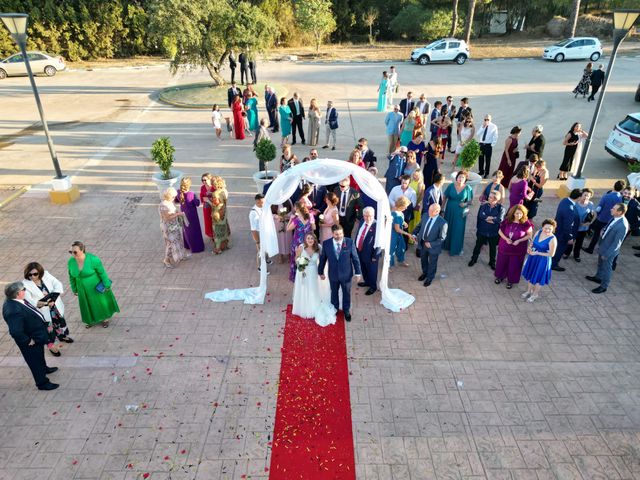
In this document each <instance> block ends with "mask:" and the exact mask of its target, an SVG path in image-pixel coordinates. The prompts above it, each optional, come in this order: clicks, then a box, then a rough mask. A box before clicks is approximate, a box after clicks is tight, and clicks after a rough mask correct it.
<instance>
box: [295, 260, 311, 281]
mask: <svg viewBox="0 0 640 480" xmlns="http://www.w3.org/2000/svg"><path fill="white" fill-rule="evenodd" d="M307 265H309V259H308V258H306V257H303V256H302V255H300V256H299V257H298V258H296V268H297V269H298V271H299V272H302V276H303V277H306V276H307V274H306V272H305V270H306V269H307Z"/></svg>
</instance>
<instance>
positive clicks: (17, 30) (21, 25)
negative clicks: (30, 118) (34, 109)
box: [0, 13, 78, 203]
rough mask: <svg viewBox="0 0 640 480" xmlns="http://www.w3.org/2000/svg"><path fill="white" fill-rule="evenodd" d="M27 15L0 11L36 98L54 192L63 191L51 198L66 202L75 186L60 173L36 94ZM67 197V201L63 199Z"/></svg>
mask: <svg viewBox="0 0 640 480" xmlns="http://www.w3.org/2000/svg"><path fill="white" fill-rule="evenodd" d="M28 18H29V15H27V14H26V13H0V20H2V23H3V24H4V26H5V27H6V28H7V30H9V33H10V34H11V38H13V40H14V41H15V42H16V43H17V44H18V46H19V47H20V52H21V53H22V58H23V59H24V63H25V66H26V68H27V74H28V75H29V81H30V82H31V89H32V90H33V96H34V97H35V99H36V105H37V106H38V112H39V113H40V120H41V121H42V127H43V128H44V133H45V136H46V137H47V145H48V146H49V153H50V154H51V160H52V162H53V168H54V170H55V172H56V176H55V178H54V179H53V181H52V186H53V190H54V192H65V193H64V195H62V196H61V195H57V196H54V195H53V193H52V194H51V199H52V200H53V201H54V202H56V203H68V201H73V200H75V199H76V198H77V197H78V190H77V187H76V188H73V187H72V185H71V179H70V178H69V177H67V176H64V175H63V174H62V170H61V169H60V163H59V162H58V154H57V153H56V149H55V147H54V145H53V140H52V139H51V135H50V134H49V126H48V125H47V120H46V118H45V115H44V109H43V108H42V102H41V101H40V95H39V94H38V87H37V86H36V81H35V79H34V77H33V71H32V70H31V64H30V63H29V56H28V55H27V19H28ZM67 197H68V201H64V199H65V198H67ZM56 199H58V200H56Z"/></svg>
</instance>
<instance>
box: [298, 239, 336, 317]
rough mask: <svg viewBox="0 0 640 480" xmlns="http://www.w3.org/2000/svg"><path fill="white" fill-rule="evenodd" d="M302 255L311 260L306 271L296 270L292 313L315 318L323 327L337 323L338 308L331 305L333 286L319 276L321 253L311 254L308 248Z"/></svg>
mask: <svg viewBox="0 0 640 480" xmlns="http://www.w3.org/2000/svg"><path fill="white" fill-rule="evenodd" d="M301 255H302V256H304V257H305V258H306V259H308V260H309V264H308V265H307V268H305V270H304V272H300V271H296V280H295V283H294V286H293V308H292V313H293V314H294V315H298V316H300V317H302V318H313V319H314V320H315V322H316V323H317V324H318V325H320V326H321V327H326V326H327V325H333V324H334V323H336V309H335V308H334V307H333V305H331V287H330V286H329V280H328V279H325V280H321V279H320V277H319V276H318V260H319V259H320V254H319V253H317V252H315V253H314V254H313V255H311V256H309V254H308V253H307V252H306V250H303V251H302V254H301Z"/></svg>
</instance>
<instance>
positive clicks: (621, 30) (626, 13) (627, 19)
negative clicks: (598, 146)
mask: <svg viewBox="0 0 640 480" xmlns="http://www.w3.org/2000/svg"><path fill="white" fill-rule="evenodd" d="M638 16H640V10H614V11H613V51H612V52H611V57H610V58H609V64H608V65H607V71H606V75H605V77H604V81H603V82H602V89H601V90H600V96H599V97H598V101H597V103H596V109H595V112H593V118H592V119H591V127H590V128H589V135H588V136H587V139H586V141H585V144H584V148H583V149H582V154H581V155H580V162H579V163H578V170H577V171H576V174H575V175H573V176H572V177H571V178H570V179H569V182H567V187H568V188H569V190H571V189H573V188H583V187H584V185H585V183H586V179H585V178H583V177H582V171H583V169H584V164H585V162H586V160H587V155H588V154H589V149H590V147H591V139H592V138H593V134H594V133H595V129H596V124H597V123H598V117H599V116H600V109H601V107H602V100H603V99H604V95H605V93H606V91H607V85H608V84H609V79H610V78H611V73H612V70H613V64H614V62H615V61H616V55H617V53H618V47H619V46H620V44H621V43H622V41H623V40H624V39H625V37H626V36H627V34H628V33H629V30H631V27H633V24H634V23H635V21H636V20H637V19H638Z"/></svg>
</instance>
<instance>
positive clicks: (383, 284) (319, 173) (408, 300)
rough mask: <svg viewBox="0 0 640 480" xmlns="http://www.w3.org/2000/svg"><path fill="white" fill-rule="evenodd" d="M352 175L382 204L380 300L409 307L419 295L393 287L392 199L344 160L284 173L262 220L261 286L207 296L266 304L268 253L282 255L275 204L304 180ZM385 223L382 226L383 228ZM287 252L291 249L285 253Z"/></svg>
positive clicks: (266, 201)
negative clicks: (274, 219)
mask: <svg viewBox="0 0 640 480" xmlns="http://www.w3.org/2000/svg"><path fill="white" fill-rule="evenodd" d="M349 175H352V176H353V177H354V178H355V180H356V182H358V186H359V187H360V189H361V190H362V191H363V192H364V193H365V194H366V195H367V196H368V197H370V198H371V199H373V200H375V201H376V202H377V204H378V208H377V209H376V210H377V218H376V221H377V223H378V226H379V227H378V228H377V229H376V240H375V246H376V247H379V248H380V249H382V250H383V251H384V260H383V264H382V276H381V278H380V282H379V283H380V291H381V293H382V301H381V302H380V303H381V304H382V305H384V306H385V307H386V308H387V309H389V310H391V311H392V312H399V311H401V310H403V309H405V308H407V307H409V306H410V305H411V304H412V303H413V302H414V301H415V298H414V297H413V296H411V295H409V294H408V293H406V292H404V291H403V290H399V289H390V288H389V284H388V281H389V260H390V257H389V243H390V241H391V211H390V209H389V199H388V197H387V194H386V192H385V191H384V188H383V187H382V185H381V184H380V182H379V181H378V179H377V178H376V177H374V176H373V175H372V174H371V173H369V172H368V171H367V170H365V169H364V168H362V167H359V166H357V165H354V164H353V163H349V162H346V161H344V160H334V159H328V158H324V159H318V160H313V161H311V162H305V163H301V164H299V165H296V166H294V167H292V168H290V169H288V170H286V171H285V172H284V173H282V174H280V175H279V176H278V177H276V179H275V180H274V181H273V183H272V184H271V186H270V187H269V190H267V193H266V195H265V199H264V207H263V211H264V212H265V213H264V215H262V220H261V222H260V259H261V260H260V262H261V268H260V285H258V286H257V287H253V288H243V289H237V290H229V289H224V290H218V291H215V292H210V293H207V294H206V295H205V298H208V299H209V300H212V301H214V302H226V301H230V300H243V301H244V303H248V304H261V303H264V299H265V295H266V293H267V268H266V267H267V265H266V260H265V253H266V254H268V255H269V256H274V255H277V254H278V236H277V233H276V227H275V223H274V221H273V216H272V215H271V205H277V204H280V203H283V202H285V201H286V200H288V199H289V198H290V197H291V195H293V194H294V193H295V191H296V189H297V188H298V186H299V185H300V181H301V180H306V181H308V182H312V183H315V184H316V185H331V184H335V183H338V182H339V181H340V180H342V179H344V178H346V177H348V176H349ZM380 226H382V228H380ZM282 253H285V254H286V253H287V252H282Z"/></svg>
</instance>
